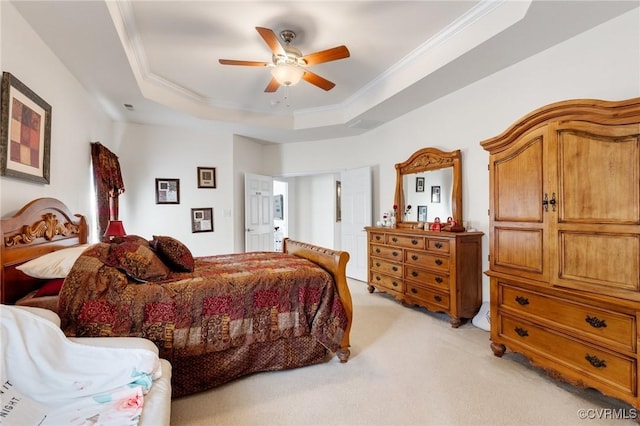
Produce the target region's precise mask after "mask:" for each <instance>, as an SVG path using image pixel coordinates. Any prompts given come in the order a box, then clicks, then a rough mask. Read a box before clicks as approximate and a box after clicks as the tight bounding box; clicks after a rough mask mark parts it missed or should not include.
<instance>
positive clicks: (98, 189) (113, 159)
mask: <svg viewBox="0 0 640 426" xmlns="http://www.w3.org/2000/svg"><path fill="white" fill-rule="evenodd" d="M91 163H92V165H93V182H94V190H95V194H96V200H97V201H96V202H97V205H96V211H97V214H98V235H99V238H100V240H103V238H104V237H103V235H104V231H105V230H106V229H107V224H108V223H109V220H110V219H114V220H117V219H118V196H119V195H120V194H122V193H123V192H124V182H123V181H122V174H121V172H120V162H119V161H118V156H117V155H115V154H114V153H113V152H111V151H109V149H108V148H106V147H105V146H104V145H102V144H101V143H100V142H91ZM111 216H113V217H111Z"/></svg>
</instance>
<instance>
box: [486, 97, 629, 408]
mask: <svg viewBox="0 0 640 426" xmlns="http://www.w3.org/2000/svg"><path fill="white" fill-rule="evenodd" d="M481 145H482V147H483V148H484V149H486V150H487V151H489V154H490V157H489V174H490V211H489V214H490V235H489V241H490V259H489V261H490V262H489V263H490V270H489V271H488V272H487V275H489V277H490V286H491V313H490V316H491V341H492V343H491V348H492V350H493V352H494V354H495V355H496V356H502V355H503V354H504V353H505V350H506V349H507V348H509V349H510V350H512V351H514V352H518V353H522V354H524V355H525V356H526V357H527V358H528V359H529V360H531V362H532V363H533V364H535V365H537V366H540V367H542V368H543V369H544V370H545V371H547V372H548V373H549V374H550V375H551V376H552V377H555V378H558V379H563V380H565V381H568V382H570V383H572V384H574V385H577V386H580V387H591V388H595V389H598V390H600V391H601V392H602V393H604V394H606V395H610V396H613V397H616V398H619V399H621V400H624V401H626V402H628V403H629V404H631V405H633V406H634V407H640V397H639V395H638V381H639V377H640V374H639V371H638V363H639V361H640V357H639V354H638V352H639V350H638V346H639V341H640V337H639V330H638V325H639V318H640V98H635V99H629V100H624V101H616V102H611V101H601V100H590V99H586V100H569V101H564V102H558V103H554V104H551V105H548V106H545V107H542V108H539V109H537V110H535V111H533V112H531V113H530V114H528V115H527V116H525V117H524V118H522V119H520V120H519V121H517V122H516V123H515V124H513V125H512V126H511V127H509V128H508V129H507V130H506V131H505V132H503V133H502V134H501V135H499V136H497V137H495V138H492V139H488V140H485V141H483V142H482V143H481Z"/></svg>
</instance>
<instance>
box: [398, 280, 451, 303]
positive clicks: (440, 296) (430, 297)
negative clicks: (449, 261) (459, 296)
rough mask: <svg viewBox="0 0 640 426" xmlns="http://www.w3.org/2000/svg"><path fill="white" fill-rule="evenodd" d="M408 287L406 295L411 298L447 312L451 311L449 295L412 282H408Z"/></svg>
mask: <svg viewBox="0 0 640 426" xmlns="http://www.w3.org/2000/svg"><path fill="white" fill-rule="evenodd" d="M406 286H407V289H406V293H407V295H408V296H411V298H413V299H418V300H420V301H421V302H424V303H427V304H428V305H432V306H437V307H439V308H442V309H445V310H447V309H449V295H448V294H447V293H443V292H440V291H437V290H435V289H431V288H427V287H424V286H421V285H416V284H414V283H412V282H411V281H407V282H406Z"/></svg>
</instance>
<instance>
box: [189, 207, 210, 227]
mask: <svg viewBox="0 0 640 426" xmlns="http://www.w3.org/2000/svg"><path fill="white" fill-rule="evenodd" d="M191 232H213V207H203V208H196V209H191Z"/></svg>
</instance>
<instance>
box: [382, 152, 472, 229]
mask: <svg viewBox="0 0 640 426" xmlns="http://www.w3.org/2000/svg"><path fill="white" fill-rule="evenodd" d="M461 161H462V158H461V154H460V150H456V151H451V152H445V151H441V150H439V149H437V148H422V149H420V150H418V151H416V152H414V153H413V154H412V155H411V156H410V157H409V158H408V159H407V160H406V161H405V162H403V163H398V164H396V193H395V198H394V204H395V205H396V206H398V210H397V214H396V224H397V226H398V227H406V228H411V227H416V226H417V225H418V224H419V223H421V222H422V223H423V222H433V221H434V220H435V218H436V217H438V218H440V220H441V221H442V222H446V221H447V218H449V217H451V218H453V219H454V220H456V221H457V222H458V223H459V224H462V179H461V167H462V164H461ZM408 206H411V208H408Z"/></svg>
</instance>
